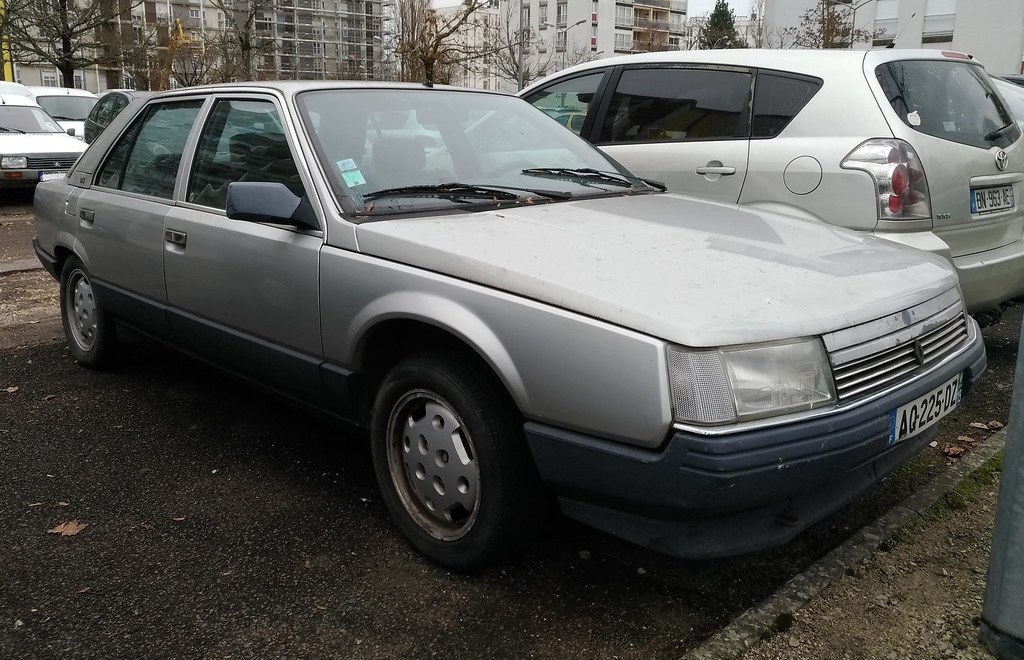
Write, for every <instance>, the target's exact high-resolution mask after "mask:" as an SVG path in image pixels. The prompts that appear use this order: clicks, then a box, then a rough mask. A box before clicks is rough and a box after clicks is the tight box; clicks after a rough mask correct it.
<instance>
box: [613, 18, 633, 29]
mask: <svg viewBox="0 0 1024 660" xmlns="http://www.w3.org/2000/svg"><path fill="white" fill-rule="evenodd" d="M615 27H622V28H631V27H633V17H632V16H616V17H615Z"/></svg>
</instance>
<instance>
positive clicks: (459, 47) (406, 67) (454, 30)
mask: <svg viewBox="0 0 1024 660" xmlns="http://www.w3.org/2000/svg"><path fill="white" fill-rule="evenodd" d="M490 4H491V0H464V2H463V4H462V5H460V6H459V7H458V8H456V9H454V10H451V11H448V12H445V13H443V14H442V13H440V12H439V11H438V10H436V9H434V8H433V7H432V6H431V2H430V0H399V3H398V35H399V37H398V48H397V55H398V58H399V64H400V67H401V71H400V74H399V76H400V78H401V79H402V80H409V81H418V82H430V83H435V82H437V83H445V82H448V81H450V80H451V77H452V75H453V73H454V71H455V66H456V65H458V64H460V63H462V62H466V61H469V60H472V59H474V58H477V57H480V56H481V55H483V54H484V53H486V52H487V51H489V50H493V47H491V46H483V47H481V46H476V45H473V44H467V43H465V42H462V41H460V40H459V39H458V37H457V35H458V32H459V30H460V29H462V28H463V26H464V25H466V24H467V23H468V22H469V21H471V20H472V19H473V16H474V14H475V13H476V12H477V11H478V10H480V9H483V8H484V7H488V6H489V5H490Z"/></svg>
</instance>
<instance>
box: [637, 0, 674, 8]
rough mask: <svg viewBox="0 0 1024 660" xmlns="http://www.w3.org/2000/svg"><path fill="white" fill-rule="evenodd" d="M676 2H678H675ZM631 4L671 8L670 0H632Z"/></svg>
mask: <svg viewBox="0 0 1024 660" xmlns="http://www.w3.org/2000/svg"><path fill="white" fill-rule="evenodd" d="M676 4H678V3H676ZM633 6H634V7H637V6H641V7H660V8H662V9H671V8H672V0H633Z"/></svg>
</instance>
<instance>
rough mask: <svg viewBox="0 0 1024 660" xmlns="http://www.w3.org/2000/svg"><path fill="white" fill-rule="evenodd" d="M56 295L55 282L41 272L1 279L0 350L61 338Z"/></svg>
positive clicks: (4, 276)
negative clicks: (56, 310)
mask: <svg viewBox="0 0 1024 660" xmlns="http://www.w3.org/2000/svg"><path fill="white" fill-rule="evenodd" d="M58 294H59V287H58V286H57V282H56V280H54V279H53V278H52V277H50V275H49V274H47V272H46V271H44V270H33V271H25V272H22V273H8V274H5V275H3V276H0V350H5V349H9V348H16V347H18V346H24V345H28V344H38V343H42V342H44V341H48V340H50V339H52V338H54V337H58V336H60V335H61V329H60V318H59V317H58V316H57V314H55V313H54V310H55V309H58V306H57V304H58V303H57V301H58V297H59V295H58Z"/></svg>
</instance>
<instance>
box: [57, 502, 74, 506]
mask: <svg viewBox="0 0 1024 660" xmlns="http://www.w3.org/2000/svg"><path fill="white" fill-rule="evenodd" d="M57 506H71V502H57Z"/></svg>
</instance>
